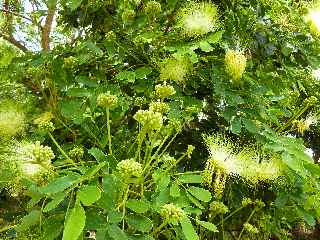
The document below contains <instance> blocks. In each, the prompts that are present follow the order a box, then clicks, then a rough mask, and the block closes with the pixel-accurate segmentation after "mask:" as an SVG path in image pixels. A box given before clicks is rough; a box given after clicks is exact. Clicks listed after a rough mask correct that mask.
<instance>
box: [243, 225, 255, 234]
mask: <svg viewBox="0 0 320 240" xmlns="http://www.w3.org/2000/svg"><path fill="white" fill-rule="evenodd" d="M243 228H244V230H245V231H246V232H247V233H251V234H257V233H259V230H258V229H257V228H256V227H255V226H253V225H251V224H250V223H245V224H243Z"/></svg>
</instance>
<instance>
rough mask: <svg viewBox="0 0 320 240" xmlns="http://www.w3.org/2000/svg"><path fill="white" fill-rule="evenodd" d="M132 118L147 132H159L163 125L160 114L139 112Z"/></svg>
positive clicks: (148, 111)
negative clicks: (147, 130)
mask: <svg viewBox="0 0 320 240" xmlns="http://www.w3.org/2000/svg"><path fill="white" fill-rule="evenodd" d="M133 118H134V119H135V120H137V121H138V122H139V123H140V124H141V125H142V126H143V127H145V128H146V129H149V130H159V129H160V128H161V127H162V124H163V120H162V115H161V113H158V112H153V111H151V110H139V111H138V112H136V114H135V115H134V116H133Z"/></svg>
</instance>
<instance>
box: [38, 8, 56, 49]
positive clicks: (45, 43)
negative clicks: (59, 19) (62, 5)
mask: <svg viewBox="0 0 320 240" xmlns="http://www.w3.org/2000/svg"><path fill="white" fill-rule="evenodd" d="M55 12H56V6H54V7H52V8H49V9H48V15H47V17H46V21H45V24H44V26H43V28H42V36H41V47H42V49H43V50H50V33H51V28H52V22H53V18H54V14H55Z"/></svg>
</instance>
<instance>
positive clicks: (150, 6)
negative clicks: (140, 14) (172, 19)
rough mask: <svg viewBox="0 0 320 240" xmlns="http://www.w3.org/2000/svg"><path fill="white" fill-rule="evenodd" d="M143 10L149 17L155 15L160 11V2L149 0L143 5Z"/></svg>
mask: <svg viewBox="0 0 320 240" xmlns="http://www.w3.org/2000/svg"><path fill="white" fill-rule="evenodd" d="M144 12H145V13H146V14H147V15H148V16H150V17H156V16H157V15H159V14H160V13H161V4H160V3H159V2H157V1H149V2H147V4H146V6H145V7H144Z"/></svg>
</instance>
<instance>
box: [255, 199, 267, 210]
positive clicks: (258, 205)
mask: <svg viewBox="0 0 320 240" xmlns="http://www.w3.org/2000/svg"><path fill="white" fill-rule="evenodd" d="M254 204H255V206H256V207H257V208H264V207H265V206H266V204H265V203H264V202H263V201H261V200H259V199H257V200H255V201H254Z"/></svg>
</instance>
